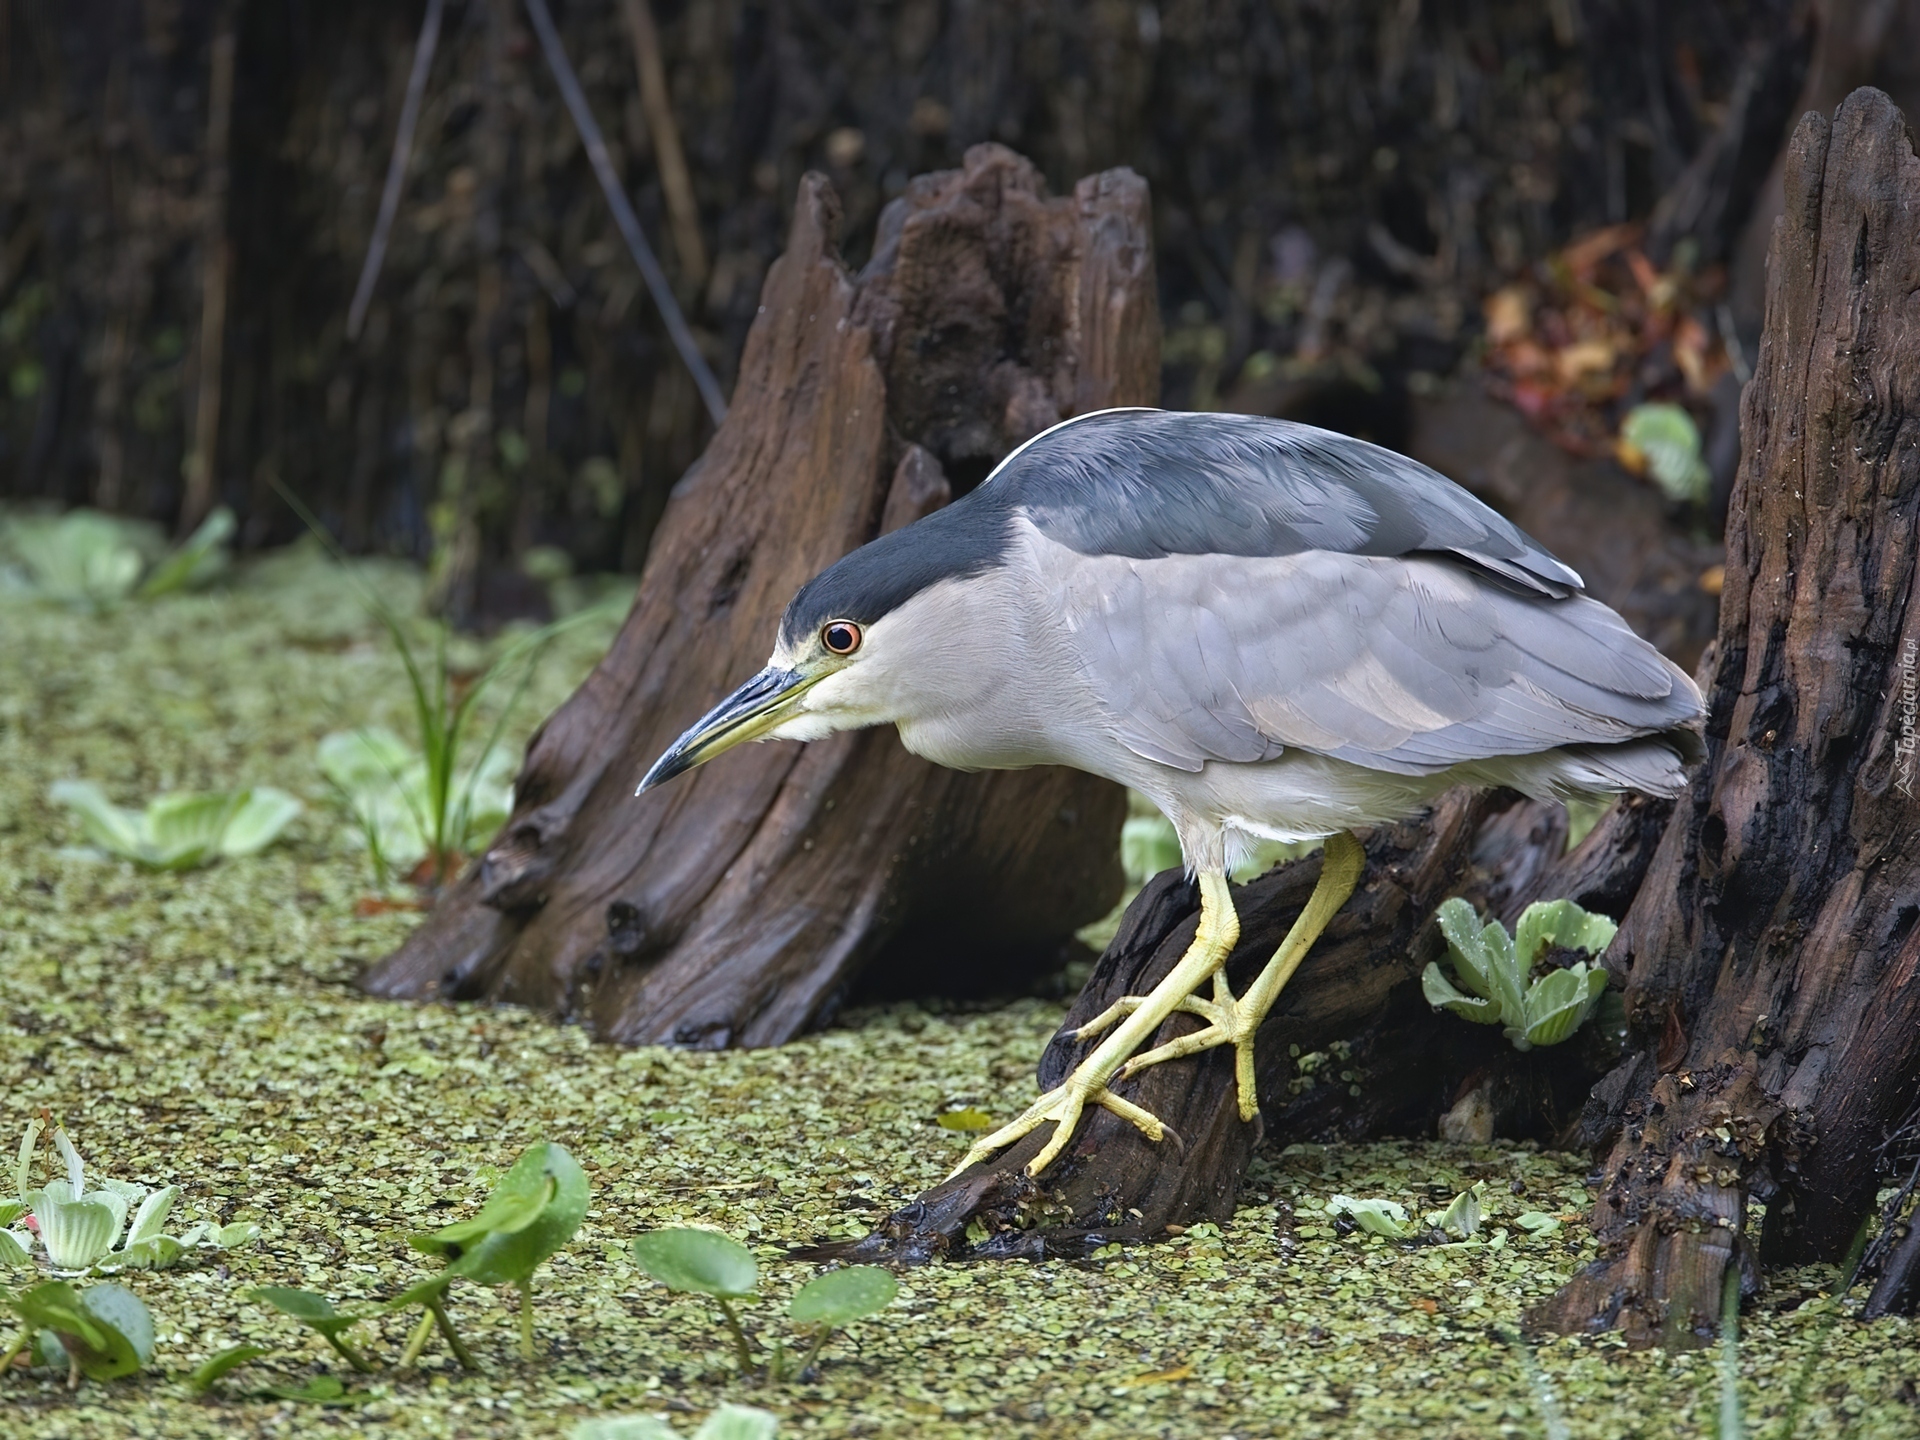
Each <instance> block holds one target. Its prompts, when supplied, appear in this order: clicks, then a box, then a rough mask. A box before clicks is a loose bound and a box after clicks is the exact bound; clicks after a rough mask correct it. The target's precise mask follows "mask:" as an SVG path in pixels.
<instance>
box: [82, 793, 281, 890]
mask: <svg viewBox="0 0 1920 1440" xmlns="http://www.w3.org/2000/svg"><path fill="white" fill-rule="evenodd" d="M47 798H48V799H50V800H52V801H53V803H54V804H56V805H64V806H66V807H67V809H69V810H71V811H73V812H74V814H75V815H76V816H78V817H79V820H80V830H81V833H82V834H83V835H85V836H86V838H87V841H88V843H89V844H91V845H92V846H93V847H94V848H96V849H98V850H101V851H104V852H106V853H107V854H109V855H117V856H118V857H120V858H121V859H122V860H131V861H132V862H133V863H134V864H136V865H138V866H140V867H142V868H143V869H147V870H191V869H194V868H195V867H197V866H200V865H210V864H212V863H213V862H214V861H216V860H221V859H234V858H237V857H239V856H243V855H253V854H257V853H258V852H260V851H261V850H264V849H266V848H267V846H269V845H271V844H272V843H273V842H274V841H275V840H277V839H278V838H279V836H280V832H281V831H283V830H285V829H286V828H287V826H288V825H289V824H291V823H292V821H293V819H294V817H295V816H297V815H298V814H299V813H300V809H301V806H300V802H299V801H298V800H296V799H294V798H293V796H291V795H289V794H287V793H286V792H285V791H284V790H276V789H274V788H273V787H272V786H271V785H258V786H255V787H254V788H253V789H251V790H214V791H209V792H206V793H203V794H192V793H188V792H184V791H182V792H176V793H174V794H169V795H162V796H160V797H159V798H157V799H154V800H150V801H148V802H147V805H146V808H145V809H142V810H129V809H126V808H125V807H123V806H119V805H115V804H114V803H113V802H112V801H110V800H108V799H107V797H106V794H105V792H104V791H102V790H101V789H100V787H99V786H98V785H96V784H94V783H93V782H92V781H91V780H57V781H55V782H54V783H53V785H52V786H50V787H49V788H48V790H47Z"/></svg>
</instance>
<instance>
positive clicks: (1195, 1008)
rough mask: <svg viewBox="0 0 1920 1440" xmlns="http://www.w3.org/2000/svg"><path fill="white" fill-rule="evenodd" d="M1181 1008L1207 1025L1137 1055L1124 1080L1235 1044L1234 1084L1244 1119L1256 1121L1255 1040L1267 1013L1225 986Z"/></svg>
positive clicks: (1123, 1069) (1193, 997)
mask: <svg viewBox="0 0 1920 1440" xmlns="http://www.w3.org/2000/svg"><path fill="white" fill-rule="evenodd" d="M1180 1008H1181V1009H1182V1010H1184V1011H1186V1012H1187V1013H1188V1014H1189V1015H1198V1016H1200V1017H1201V1018H1202V1019H1203V1020H1205V1021H1206V1022H1207V1023H1206V1024H1205V1025H1204V1026H1203V1027H1201V1028H1200V1029H1198V1030H1196V1031H1194V1032H1193V1033H1192V1034H1191V1035H1181V1036H1179V1037H1177V1038H1176V1039H1173V1040H1169V1041H1167V1043H1166V1044H1164V1045H1156V1046H1154V1047H1153V1049H1151V1050H1145V1051H1142V1052H1141V1053H1140V1054H1138V1055H1136V1056H1134V1057H1133V1058H1132V1059H1131V1060H1129V1061H1127V1063H1126V1064H1125V1065H1122V1066H1121V1067H1120V1078H1121V1079H1122V1080H1126V1079H1129V1078H1130V1077H1132V1076H1134V1075H1137V1074H1139V1073H1140V1072H1141V1071H1142V1070H1144V1069H1146V1068H1147V1067H1148V1066H1149V1065H1161V1064H1164V1063H1165V1062H1167V1061H1168V1060H1181V1059H1185V1058H1186V1057H1187V1056H1189V1055H1198V1054H1199V1053H1200V1052H1201V1051H1202V1050H1211V1049H1212V1048H1213V1047H1214V1046H1216V1045H1231V1046H1233V1075H1234V1083H1235V1084H1236V1085H1237V1086H1238V1088H1239V1091H1240V1118H1241V1119H1242V1120H1251V1119H1253V1117H1254V1116H1255V1115H1258V1114H1259V1113H1260V1096H1259V1093H1258V1091H1257V1090H1256V1089H1255V1088H1254V1082H1253V1039H1254V1036H1255V1035H1256V1034H1258V1033H1259V1030H1260V1022H1261V1021H1262V1020H1263V1019H1265V1018H1266V1016H1265V1014H1264V1012H1262V1011H1256V1010H1255V1008H1254V1006H1253V1004H1252V1003H1251V1002H1250V1001H1248V1000H1235V999H1234V998H1233V997H1232V995H1231V994H1230V993H1228V991H1227V989H1226V987H1225V985H1224V984H1223V985H1221V986H1219V987H1218V988H1217V990H1216V993H1215V998H1214V999H1212V1000H1202V999H1201V998H1200V997H1199V996H1198V995H1189V996H1188V997H1187V998H1186V1000H1185V1001H1183V1002H1182V1003H1181V1005H1180Z"/></svg>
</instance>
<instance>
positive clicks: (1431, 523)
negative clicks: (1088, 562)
mask: <svg viewBox="0 0 1920 1440" xmlns="http://www.w3.org/2000/svg"><path fill="white" fill-rule="evenodd" d="M977 493H980V494H982V495H983V496H990V497H991V500H992V502H993V503H994V504H996V505H1000V506H1013V507H1017V508H1018V509H1019V510H1020V511H1021V512H1023V513H1024V514H1025V515H1026V516H1027V518H1028V519H1030V520H1031V521H1032V522H1033V524H1034V525H1035V526H1036V527H1037V528H1038V529H1039V530H1040V532H1041V533H1042V534H1044V535H1045V536H1046V537H1047V538H1048V539H1050V540H1053V541H1056V542H1057V543H1059V544H1062V545H1065V546H1066V547H1067V548H1069V549H1071V550H1076V551H1078V552H1080V553H1081V554H1083V555H1125V556H1129V557H1131V558H1133V559H1137V560H1148V559H1155V558H1158V557H1160V556H1163V555H1243V556H1267V557H1273V556H1282V555H1298V554H1300V553H1302V552H1304V551H1308V550H1331V551H1337V552H1339V553H1341V554H1345V555H1377V556H1402V555H1416V554H1422V553H1436V552H1437V553H1447V554H1452V555H1455V556H1457V557H1458V558H1460V559H1462V560H1465V561H1467V562H1468V563H1470V564H1473V565H1477V566H1479V567H1481V568H1483V569H1485V570H1487V571H1489V572H1490V573H1492V574H1494V575H1497V576H1499V577H1500V578H1501V579H1503V580H1506V581H1508V582H1509V583H1512V584H1515V585H1517V586H1519V587H1520V588H1521V589H1524V590H1529V591H1533V592H1535V593H1537V594H1543V595H1552V596H1556V597H1557V596H1562V595H1569V594H1571V593H1573V592H1574V591H1576V590H1579V589H1581V588H1582V586H1581V581H1580V576H1579V574H1578V572H1576V571H1574V570H1573V569H1571V568H1570V567H1568V566H1566V565H1563V564H1561V563H1560V561H1558V560H1556V559H1555V558H1554V557H1553V556H1552V555H1550V554H1548V553H1547V551H1546V550H1544V549H1542V548H1541V547H1540V546H1539V545H1537V544H1535V543H1534V542H1533V540H1531V539H1530V538H1529V537H1528V536H1526V535H1525V534H1523V533H1522V532H1521V531H1520V530H1519V529H1518V528H1516V527H1515V526H1514V525H1513V524H1512V523H1511V522H1509V521H1508V520H1506V519H1504V518H1503V517H1501V516H1500V515H1499V514H1497V513H1496V512H1494V511H1493V510H1491V509H1489V508H1488V507H1487V506H1485V505H1483V504H1481V503H1480V502H1479V501H1478V500H1476V499H1474V498H1473V496H1471V495H1469V494H1468V493H1467V492H1466V491H1465V490H1462V489H1461V488H1460V487H1459V486H1458V485H1456V484H1454V483H1453V482H1452V481H1451V480H1449V479H1447V478H1446V476H1444V475H1441V474H1440V473H1439V472H1438V471H1435V470H1430V469H1428V468H1427V467H1426V466H1425V465H1422V464H1420V463H1419V462H1418V461H1416V460H1410V459H1408V458H1407V457H1406V456H1404V455H1398V454H1395V453H1394V452H1393V451H1391V450H1384V449H1382V448H1381V447H1380V446H1378V445H1370V444H1368V443H1367V442H1366V441H1364V440H1355V439H1353V438H1351V437H1350V436H1346V435H1336V434H1334V433H1332V432H1331V431H1327V430H1319V429H1316V428H1314V427H1313V426H1311V425H1298V424H1294V423H1292V422H1290V421H1286V420H1267V419H1263V418H1261V417H1259V416H1253V415H1213V414H1188V413H1183V412H1178V411H1168V410H1109V411H1105V412H1103V413H1100V414H1097V415H1089V416H1086V417H1085V418H1083V419H1079V420H1074V421H1070V422H1068V423H1067V424H1065V425H1061V426H1058V427H1056V428H1055V429H1053V430H1050V431H1048V432H1047V433H1045V434H1044V435H1042V436H1040V437H1039V438H1038V439H1036V440H1034V441H1032V442H1031V443H1029V444H1028V445H1026V446H1025V447H1023V448H1022V449H1020V450H1019V451H1016V452H1015V453H1014V455H1013V456H1011V457H1010V458H1009V459H1008V460H1007V461H1006V462H1005V463H1004V464H1003V465H1002V466H1001V467H1000V468H999V469H998V470H997V471H996V472H995V473H994V475H993V476H992V477H991V479H990V480H989V481H988V483H987V484H986V485H985V486H983V487H982V489H981V491H980V492H977Z"/></svg>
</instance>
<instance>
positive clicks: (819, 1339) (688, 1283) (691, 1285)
mask: <svg viewBox="0 0 1920 1440" xmlns="http://www.w3.org/2000/svg"><path fill="white" fill-rule="evenodd" d="M633 1258H634V1261H635V1262H636V1263H637V1264H638V1265H639V1266H640V1268H641V1269H642V1270H644V1271H646V1272H647V1274H648V1275H650V1276H651V1277H653V1278H654V1279H655V1280H658V1281H659V1282H660V1283H661V1284H662V1285H665V1286H666V1287H667V1288H668V1289H669V1290H671V1291H673V1292H674V1293H675V1294H680V1295H706V1296H710V1297H711V1298H712V1299H713V1301H714V1303H715V1304H716V1305H718V1306H719V1308H720V1314H721V1317H722V1319H723V1320H724V1322H725V1324H726V1327H727V1332H728V1333H729V1334H730V1335H731V1336H732V1337H733V1351H734V1359H735V1362H736V1363H737V1365H738V1366H739V1371H740V1374H741V1375H742V1376H749V1375H752V1374H753V1373H754V1372H755V1370H756V1369H757V1368H758V1367H757V1366H756V1364H755V1355H756V1353H758V1352H759V1351H760V1347H759V1346H757V1345H755V1344H754V1343H753V1342H752V1341H751V1340H749V1339H748V1338H747V1332H746V1330H745V1329H744V1328H743V1327H742V1326H741V1324H740V1315H739V1312H738V1311H737V1310H736V1309H735V1308H734V1305H735V1302H736V1301H740V1300H750V1299H752V1298H753V1295H754V1292H755V1290H756V1289H757V1288H758V1286H759V1278H760V1277H759V1267H758V1266H756V1265H755V1264H754V1259H753V1252H752V1251H750V1250H748V1249H747V1247H746V1246H744V1245H742V1244H741V1243H740V1242H739V1241H737V1240H732V1239H729V1238H728V1237H727V1236H725V1235H718V1234H715V1233H714V1232H713V1231H711V1230H693V1229H666V1230H652V1231H649V1232H648V1233H647V1234H645V1235H642V1236H640V1237H639V1238H638V1239H636V1240H635V1241H634V1242H633ZM899 1293H900V1286H899V1284H898V1282H896V1281H895V1280H894V1278H893V1276H892V1275H890V1274H888V1273H887V1272H886V1271H885V1270H883V1269H881V1268H880V1267H879V1266H877V1265H850V1266H848V1267H847V1268H845V1269H842V1270H830V1271H828V1272H827V1273H826V1274H824V1275H816V1276H815V1277H814V1278H813V1279H811V1280H809V1281H808V1282H807V1283H806V1284H804V1285H802V1286H801V1287H800V1288H799V1289H798V1290H796V1291H795V1292H794V1294H793V1299H792V1300H791V1301H789V1302H788V1305H787V1318H788V1319H790V1320H792V1321H793V1322H794V1323H795V1324H797V1325H803V1326H809V1327H811V1335H810V1338H811V1344H810V1346H809V1348H808V1349H807V1351H806V1353H805V1355H804V1357H803V1358H802V1359H801V1361H800V1363H799V1365H798V1366H797V1367H796V1368H795V1369H794V1370H793V1371H792V1372H791V1373H792V1374H794V1375H804V1374H805V1373H806V1372H807V1371H808V1370H810V1369H812V1368H813V1365H814V1362H815V1361H817V1360H818V1359H819V1358H820V1352H821V1350H822V1349H823V1348H824V1347H825V1346H826V1343H827V1340H828V1338H829V1337H831V1336H832V1334H833V1332H834V1331H836V1330H838V1329H840V1328H841V1327H842V1326H845V1325H848V1324H850V1323H852V1322H853V1321H855V1320H859V1319H863V1318H864V1317H866V1316H868V1315H877V1314H879V1313H880V1311H882V1310H884V1309H886V1308H887V1306H889V1305H891V1304H892V1303H893V1301H894V1297H895V1296H896V1295H898V1294H899ZM767 1372H768V1376H769V1378H770V1379H772V1380H773V1381H775V1382H776V1383H778V1382H780V1381H782V1380H785V1379H787V1378H788V1374H789V1371H788V1368H787V1348H786V1345H785V1344H784V1342H783V1343H779V1344H776V1345H775V1346H774V1348H773V1349H772V1351H771V1352H768V1359H767Z"/></svg>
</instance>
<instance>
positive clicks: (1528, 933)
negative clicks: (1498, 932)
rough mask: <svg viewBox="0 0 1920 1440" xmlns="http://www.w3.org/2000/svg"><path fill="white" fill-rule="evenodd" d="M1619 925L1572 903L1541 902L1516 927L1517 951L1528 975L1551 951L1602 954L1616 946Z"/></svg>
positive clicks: (1523, 913) (1534, 904)
mask: <svg viewBox="0 0 1920 1440" xmlns="http://www.w3.org/2000/svg"><path fill="white" fill-rule="evenodd" d="M1619 928H1620V927H1619V926H1618V925H1617V924H1615V923H1614V922H1613V921H1612V920H1611V919H1609V918H1608V917H1607V916H1605V915H1595V914H1593V913H1592V912H1591V911H1588V910H1583V909H1581V908H1580V906H1578V905H1576V904H1575V903H1574V902H1573V901H1571V900H1541V901H1535V902H1534V903H1533V904H1531V905H1529V906H1527V908H1526V909H1525V910H1524V911H1522V912H1521V915H1520V923H1519V924H1518V925H1516V926H1515V927H1514V945H1513V948H1514V952H1515V954H1516V955H1517V956H1518V963H1519V965H1520V971H1521V973H1522V974H1523V975H1524V974H1526V973H1527V972H1528V971H1529V970H1531V969H1532V967H1533V966H1534V964H1535V963H1536V962H1537V961H1538V960H1539V959H1540V957H1541V956H1542V955H1543V954H1545V953H1546V952H1547V950H1549V949H1551V948H1554V947H1558V948H1561V949H1565V950H1584V951H1586V952H1587V953H1588V954H1589V955H1598V954H1600V953H1601V952H1602V951H1603V950H1605V949H1606V948H1607V946H1609V945H1611V944H1612V943H1613V937H1614V934H1615V933H1616V932H1617V931H1618V930H1619Z"/></svg>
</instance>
